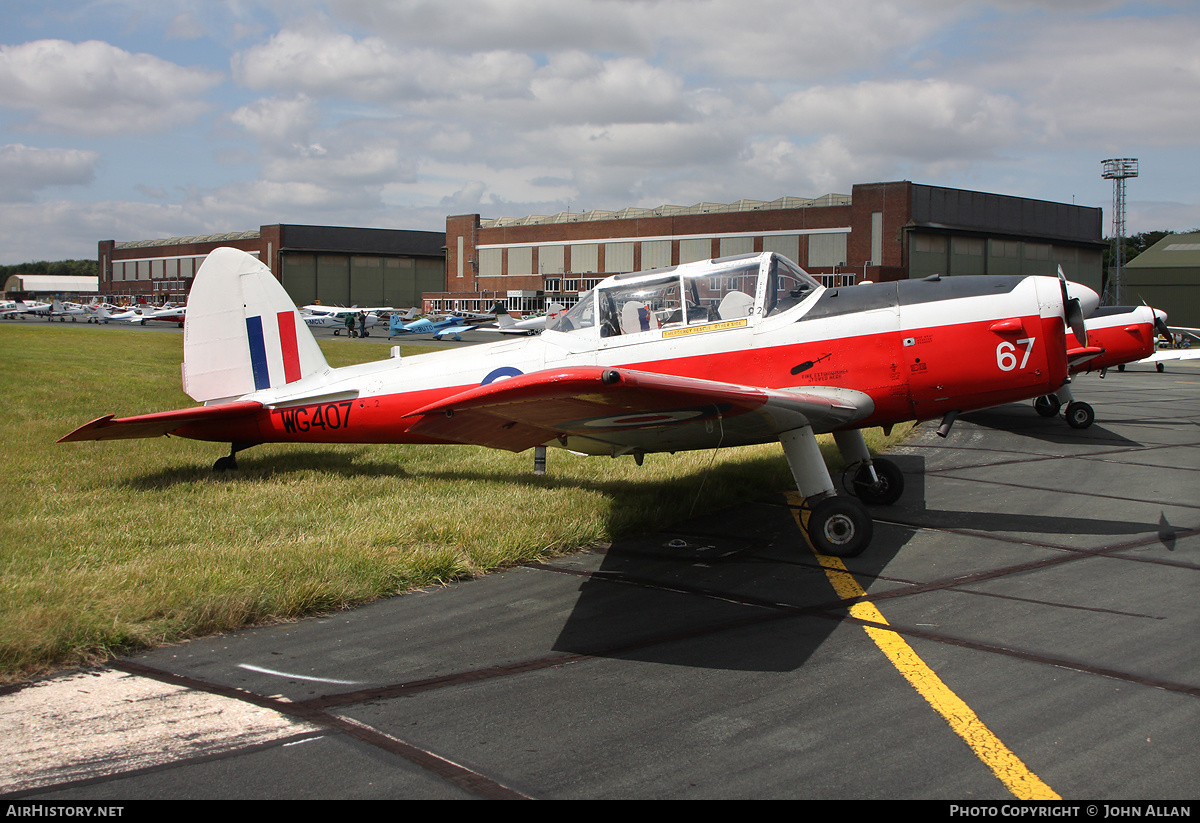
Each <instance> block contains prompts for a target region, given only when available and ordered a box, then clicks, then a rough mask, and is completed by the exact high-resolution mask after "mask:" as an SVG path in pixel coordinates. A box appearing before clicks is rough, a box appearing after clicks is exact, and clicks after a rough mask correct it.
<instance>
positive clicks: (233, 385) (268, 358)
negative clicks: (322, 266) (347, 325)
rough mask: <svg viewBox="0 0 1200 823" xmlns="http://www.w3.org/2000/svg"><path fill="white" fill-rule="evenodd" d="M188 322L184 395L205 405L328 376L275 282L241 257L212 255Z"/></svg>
mask: <svg viewBox="0 0 1200 823" xmlns="http://www.w3.org/2000/svg"><path fill="white" fill-rule="evenodd" d="M185 316H186V322H185V323H184V328H183V390H184V391H185V392H186V393H187V394H188V395H189V396H191V397H192V399H194V400H197V401H199V402H201V403H204V402H209V401H214V400H228V399H231V398H235V397H241V396H242V395H245V394H249V393H250V392H253V391H258V390H260V389H266V388H277V387H279V386H283V385H286V384H288V383H294V382H296V381H297V380H300V379H301V378H304V377H307V376H309V375H311V374H316V373H318V372H322V371H326V370H327V369H328V368H329V366H328V365H327V364H326V362H325V356H324V355H323V354H321V349H320V347H319V346H318V345H317V341H316V339H315V338H313V336H312V333H311V332H310V331H309V330H308V327H307V326H306V325H305V324H304V321H303V320H302V319H301V318H300V313H299V311H297V309H296V306H295V304H294V303H293V302H292V299H291V298H290V297H289V296H288V294H287V292H286V291H284V289H283V286H281V285H280V284H279V281H278V280H276V279H275V275H273V274H271V270H270V269H269V268H267V267H266V266H265V265H264V264H263V263H262V262H260V261H259V260H257V259H256V258H254V257H253V256H251V255H249V254H246V253H245V252H243V251H239V250H237V249H231V248H219V249H215V250H214V251H212V252H211V253H209V255H208V257H207V258H206V259H205V261H204V264H203V265H201V266H200V270H199V271H197V272H196V280H195V282H194V284H193V285H192V290H191V293H190V294H189V295H188V301H187V313H186V315H185Z"/></svg>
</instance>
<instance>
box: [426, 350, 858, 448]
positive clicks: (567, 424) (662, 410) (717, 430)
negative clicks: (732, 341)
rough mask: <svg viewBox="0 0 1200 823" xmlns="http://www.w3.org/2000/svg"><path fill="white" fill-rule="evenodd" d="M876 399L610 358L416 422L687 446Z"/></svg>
mask: <svg viewBox="0 0 1200 823" xmlns="http://www.w3.org/2000/svg"><path fill="white" fill-rule="evenodd" d="M872 410H873V404H872V403H871V400H870V398H869V397H867V396H866V395H864V394H861V393H860V392H853V391H847V390H839V389H822V388H815V389H805V390H804V391H796V392H792V391H788V390H772V389H763V388H757V387H753V386H739V385H735V384H731V383H718V382H714V381H711V380H699V379H696V378H688V377H676V376H671V375H662V374H652V373H649V372H639V371H631V370H627V369H615V368H611V369H606V368H601V367H582V368H567V369H558V370H546V371H541V372H534V373H532V374H525V375H519V376H517V377H512V378H509V379H507V380H502V381H498V382H495V383H491V384H488V385H485V386H479V387H477V388H474V389H470V390H468V391H465V392H462V393H461V394H458V395H455V396H454V397H450V398H448V399H446V400H442V401H439V402H437V403H433V404H430V405H428V406H425V407H423V408H420V409H417V410H416V411H415V412H413V413H412V414H410V415H408V416H409V417H420V418H421V419H420V420H418V421H417V422H416V423H414V424H413V425H412V427H410V429H409V431H411V432H419V433H420V434H423V435H428V436H431V437H436V438H440V439H444V440H451V441H456V442H459V443H473V444H476V445H481V446H490V447H493V448H501V449H508V450H510V451H523V450H525V449H528V448H530V447H532V446H536V445H540V444H542V443H546V442H549V441H551V440H554V439H556V438H557V439H558V440H559V442H560V443H561V444H562V445H564V446H566V447H567V448H569V449H572V450H575V451H588V452H594V453H611V452H612V451H614V450H633V449H640V450H643V451H684V450H687V449H698V448H710V447H714V446H718V445H726V446H736V445H744V444H746V443H760V442H766V441H769V440H773V439H776V438H777V437H778V435H779V433H780V432H783V431H788V430H790V429H795V428H798V427H799V426H803V425H808V424H811V425H812V426H814V428H817V429H818V430H820V431H828V430H830V429H832V428H836V427H838V426H841V425H846V424H848V423H852V422H853V421H855V420H859V419H862V418H863V417H866V416H867V415H869V414H870V413H871V411H872Z"/></svg>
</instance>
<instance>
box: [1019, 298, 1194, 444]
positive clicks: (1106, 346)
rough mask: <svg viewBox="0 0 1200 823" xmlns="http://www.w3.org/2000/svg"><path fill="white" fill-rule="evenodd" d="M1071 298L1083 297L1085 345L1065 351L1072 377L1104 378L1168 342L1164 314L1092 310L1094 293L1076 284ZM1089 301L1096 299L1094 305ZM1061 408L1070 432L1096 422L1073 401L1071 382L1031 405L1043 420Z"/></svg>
mask: <svg viewBox="0 0 1200 823" xmlns="http://www.w3.org/2000/svg"><path fill="white" fill-rule="evenodd" d="M1072 294H1073V295H1083V296H1082V297H1081V298H1080V299H1082V300H1083V302H1084V305H1083V312H1084V314H1086V315H1087V317H1086V318H1085V320H1084V328H1085V330H1086V332H1087V345H1086V346H1083V347H1081V348H1069V349H1068V351H1067V360H1068V363H1069V368H1070V371H1071V374H1078V373H1080V372H1091V371H1099V372H1100V375H1101V376H1102V377H1103V376H1104V373H1105V371H1106V370H1108V369H1110V368H1112V367H1113V366H1117V367H1119V368H1120V367H1124V366H1125V365H1126V364H1127V363H1137V362H1140V361H1143V360H1144V359H1145V358H1147V357H1149V356H1151V355H1152V354H1153V353H1154V346H1155V341H1156V340H1157V339H1158V336H1159V335H1160V334H1161V335H1164V336H1165V337H1166V338H1167V339H1168V340H1170V339H1171V332H1170V330H1169V329H1168V328H1167V314H1166V312H1164V311H1162V310H1161V309H1155V308H1151V307H1150V306H1146V305H1142V306H1098V307H1095V306H1097V305H1098V302H1099V300H1098V298H1097V297H1096V294H1095V292H1093V291H1092V290H1091V289H1088V288H1087V287H1086V286H1079V285H1078V284H1072ZM1092 298H1096V300H1095V303H1093V302H1092ZM1063 405H1065V406H1066V410H1065V411H1064V417H1066V420H1067V424H1068V425H1069V426H1071V428H1074V429H1086V428H1087V427H1088V426H1090V425H1092V422H1093V421H1094V420H1095V417H1096V415H1095V412H1094V411H1093V410H1092V407H1091V406H1090V405H1088V404H1087V403H1084V402H1083V401H1080V400H1076V399H1075V397H1074V394H1073V393H1072V391H1071V384H1070V382H1067V383H1064V384H1063V386H1062V387H1061V388H1059V389H1058V390H1057V391H1055V392H1053V393H1051V394H1047V395H1043V396H1041V397H1039V398H1037V399H1036V400H1035V401H1034V402H1033V407H1034V408H1035V409H1036V410H1037V413H1038V414H1040V415H1042V416H1043V417H1054V416H1055V415H1056V414H1058V412H1059V409H1060V408H1062V406H1063Z"/></svg>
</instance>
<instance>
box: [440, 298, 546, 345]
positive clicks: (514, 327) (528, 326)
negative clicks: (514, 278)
mask: <svg viewBox="0 0 1200 823" xmlns="http://www.w3.org/2000/svg"><path fill="white" fill-rule="evenodd" d="M564 313H566V309H565V308H564V307H563V306H560V305H559V304H558V303H551V304H550V306H549V310H548V311H547V312H546V314H544V315H540V316H538V317H529V318H525V319H523V320H514V319H513V316H512V315H511V314H509V313H508V309H506V308H505V307H504V304H503V303H497V304H496V305H495V306H494V307H493V308H492V314H493V315H494V316H495V319H496V325H494V326H481V325H474V326H462V327H461V328H455V329H443V330H441V331H439V332H436V333H435V334H434V337H438V338H440V337H444V336H446V335H447V334H453V335H454V339H455V340H462V337H460V336H459V335H461V334H463V333H464V332H469V331H481V332H492V333H495V334H524V335H532V334H537V333H538V332H540V331H544V330H545V329H546V327H547V326H552V325H554V323H555V322H556V321H557V320H558V318H559V317H561V316H562V315H563V314H564Z"/></svg>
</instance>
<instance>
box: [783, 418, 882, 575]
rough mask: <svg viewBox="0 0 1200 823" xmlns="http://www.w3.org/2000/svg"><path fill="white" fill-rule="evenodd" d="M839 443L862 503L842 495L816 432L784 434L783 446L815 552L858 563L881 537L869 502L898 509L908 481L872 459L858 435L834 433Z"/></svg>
mask: <svg viewBox="0 0 1200 823" xmlns="http://www.w3.org/2000/svg"><path fill="white" fill-rule="evenodd" d="M833 438H834V441H835V442H836V443H837V446H838V450H839V451H841V453H842V458H843V460H844V461H845V462H846V465H847V466H848V467H849V468H848V469H847V476H849V477H851V484H850V489H851V490H852V491H853V493H854V494H855V495H857V497H858V499H857V500H856V499H855V498H854V497H851V496H848V495H838V493H837V490H836V489H835V488H834V485H833V480H832V479H831V478H830V476H829V469H827V468H826V467H825V459H824V458H823V457H822V456H821V449H820V447H819V446H818V445H817V438H816V435H815V434H814V433H813V430H812V427H811V426H804V427H802V428H799V429H794V430H792V431H789V432H784V433H783V434H782V435H781V436H780V438H779V441H780V443H781V444H782V445H783V453H784V455H786V457H787V461H788V466H789V467H790V468H791V470H792V477H793V478H795V480H796V488H797V489H799V491H800V494H801V495H803V497H804V503H805V506H806V507H808V508H809V517H808V523H807V527H806V532H807V534H808V539H809V540H810V541H811V542H812V545H813V548H815V549H816V550H817V551H818V552H820V553H821V554H828V555H832V556H834V557H855V556H857V555H859V554H862V552H863V550H864V549H866V548H867V546H868V545H869V544H870V542H871V537H872V536H873V534H874V531H875V524H874V521H872V520H871V515H870V513H868V512H867V510H866V507H864V506H863V502H866V503H870V504H879V505H888V504H891V503H895V502H896V501H897V500H898V499H900V495H901V494H902V493H903V492H904V475H903V473H902V472H901V471H900V469H899V467H897V466H896V464H895V463H893V462H891V461H890V460H886V459H883V458H875V459H872V458H871V453H870V451H868V449H867V445H866V443H865V442H864V441H863V436H862V432H861V431H859V430H858V429H853V430H850V431H840V432H834V435H833ZM860 501H862V502H860Z"/></svg>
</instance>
